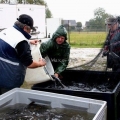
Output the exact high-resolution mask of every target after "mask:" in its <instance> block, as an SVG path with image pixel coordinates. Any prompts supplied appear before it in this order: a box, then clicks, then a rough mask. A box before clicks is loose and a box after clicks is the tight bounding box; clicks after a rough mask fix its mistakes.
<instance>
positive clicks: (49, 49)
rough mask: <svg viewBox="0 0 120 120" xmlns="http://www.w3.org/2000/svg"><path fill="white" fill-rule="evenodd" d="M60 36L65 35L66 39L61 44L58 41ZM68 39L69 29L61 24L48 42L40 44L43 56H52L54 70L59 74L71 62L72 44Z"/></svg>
mask: <svg viewBox="0 0 120 120" xmlns="http://www.w3.org/2000/svg"><path fill="white" fill-rule="evenodd" d="M59 36H64V37H65V41H64V43H63V44H61V45H58V44H57V43H56V38H57V37H59ZM66 40H67V31H66V29H65V28H64V27H63V26H62V25H61V26H59V27H58V29H57V30H56V32H55V33H54V34H53V36H52V38H51V39H50V40H48V41H47V42H43V43H42V44H41V46H40V52H41V54H42V57H43V58H44V57H45V56H48V57H49V58H50V60H51V63H52V65H53V68H54V71H55V73H58V74H60V73H62V72H63V71H64V70H65V69H66V67H67V65H68V62H69V55H70V45H69V44H68V43H67V41H66Z"/></svg>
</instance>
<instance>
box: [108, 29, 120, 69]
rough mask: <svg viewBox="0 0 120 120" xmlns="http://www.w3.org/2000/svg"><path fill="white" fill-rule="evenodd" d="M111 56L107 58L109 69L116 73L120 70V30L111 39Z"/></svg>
mask: <svg viewBox="0 0 120 120" xmlns="http://www.w3.org/2000/svg"><path fill="white" fill-rule="evenodd" d="M109 36H110V35H109ZM108 41H109V44H108V46H109V54H108V56H107V63H108V67H109V66H110V68H112V69H113V71H116V70H117V69H118V68H120V28H118V29H117V30H116V31H115V32H114V33H113V34H112V35H111V36H110V37H109V40H108Z"/></svg>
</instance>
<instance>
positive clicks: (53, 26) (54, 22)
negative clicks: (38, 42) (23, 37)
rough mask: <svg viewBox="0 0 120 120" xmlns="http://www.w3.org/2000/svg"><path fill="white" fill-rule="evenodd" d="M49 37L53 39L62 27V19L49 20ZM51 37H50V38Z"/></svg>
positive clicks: (47, 22) (47, 21)
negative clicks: (54, 34) (60, 26)
mask: <svg viewBox="0 0 120 120" xmlns="http://www.w3.org/2000/svg"><path fill="white" fill-rule="evenodd" d="M46 24H47V37H50V38H51V37H52V35H53V33H54V32H55V31H56V29H57V28H58V26H59V25H62V18H47V19H46ZM49 35H50V36H49Z"/></svg>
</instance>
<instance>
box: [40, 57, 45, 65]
mask: <svg viewBox="0 0 120 120" xmlns="http://www.w3.org/2000/svg"><path fill="white" fill-rule="evenodd" d="M45 65H46V61H45V60H44V59H42V58H40V59H39V67H42V66H45Z"/></svg>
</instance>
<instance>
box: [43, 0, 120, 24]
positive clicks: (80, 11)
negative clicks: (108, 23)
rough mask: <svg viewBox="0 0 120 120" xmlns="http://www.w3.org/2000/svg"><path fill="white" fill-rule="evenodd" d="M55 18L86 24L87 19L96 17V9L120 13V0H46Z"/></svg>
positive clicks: (115, 13)
mask: <svg viewBox="0 0 120 120" xmlns="http://www.w3.org/2000/svg"><path fill="white" fill-rule="evenodd" d="M44 1H45V2H46V3H47V5H48V7H49V9H50V11H51V13H52V15H53V18H62V19H64V20H76V22H82V25H85V22H86V21H89V20H90V19H92V18H94V10H95V9H97V8H99V7H100V8H103V9H104V10H105V12H106V13H108V14H111V15H114V16H118V15H120V0H44Z"/></svg>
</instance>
